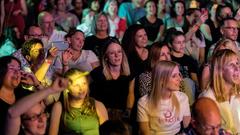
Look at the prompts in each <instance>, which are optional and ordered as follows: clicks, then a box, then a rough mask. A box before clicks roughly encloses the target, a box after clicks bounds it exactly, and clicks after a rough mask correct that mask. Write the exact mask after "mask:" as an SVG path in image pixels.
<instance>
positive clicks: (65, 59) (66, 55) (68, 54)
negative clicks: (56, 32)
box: [61, 48, 73, 73]
mask: <svg viewBox="0 0 240 135" xmlns="http://www.w3.org/2000/svg"><path fill="white" fill-rule="evenodd" d="M72 57H73V53H72V51H71V49H70V48H68V49H67V50H65V51H64V52H63V53H62V60H61V61H62V67H63V68H62V73H65V72H66V71H67V70H68V69H69V61H70V60H71V59H72Z"/></svg>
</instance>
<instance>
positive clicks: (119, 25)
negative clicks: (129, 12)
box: [103, 0, 127, 41]
mask: <svg viewBox="0 0 240 135" xmlns="http://www.w3.org/2000/svg"><path fill="white" fill-rule="evenodd" d="M103 11H104V12H105V13H106V14H107V16H108V22H109V26H110V33H109V35H110V36H112V37H117V38H118V39H119V40H120V41H121V40H122V38H123V34H124V32H125V30H126V29H127V24H126V20H125V19H122V18H119V16H118V3H117V0H108V1H107V2H106V4H105V6H104V9H103Z"/></svg>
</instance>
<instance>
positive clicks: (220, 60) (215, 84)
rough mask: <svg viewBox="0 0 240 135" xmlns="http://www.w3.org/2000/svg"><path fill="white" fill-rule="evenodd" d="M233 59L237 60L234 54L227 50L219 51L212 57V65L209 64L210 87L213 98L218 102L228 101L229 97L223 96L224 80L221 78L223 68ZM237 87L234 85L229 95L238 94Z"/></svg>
mask: <svg viewBox="0 0 240 135" xmlns="http://www.w3.org/2000/svg"><path fill="white" fill-rule="evenodd" d="M233 57H237V58H239V57H238V55H237V54H236V53H235V52H233V51H232V50H229V49H224V50H219V51H218V52H216V53H215V54H214V56H213V59H212V64H211V82H210V87H211V88H212V89H213V91H214V94H215V97H216V99H217V101H218V102H224V101H227V100H228V96H229V95H225V94H224V93H225V92H224V90H225V88H224V85H225V80H224V78H223V66H224V65H225V64H226V63H227V62H228V61H229V60H231V59H232V58H233ZM237 85H238V84H234V86H233V89H232V90H231V93H230V94H237V93H239V90H238V89H237V87H238V86H237Z"/></svg>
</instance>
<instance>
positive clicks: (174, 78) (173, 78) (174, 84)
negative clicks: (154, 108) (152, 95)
mask: <svg viewBox="0 0 240 135" xmlns="http://www.w3.org/2000/svg"><path fill="white" fill-rule="evenodd" d="M181 80H182V77H181V73H180V71H179V67H178V66H176V67H175V68H174V69H173V71H172V73H171V75H170V77H169V78H168V83H167V85H166V88H167V89H168V90H171V91H176V90H179V89H180V85H181Z"/></svg>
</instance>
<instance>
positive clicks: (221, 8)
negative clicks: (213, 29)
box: [216, 5, 233, 23]
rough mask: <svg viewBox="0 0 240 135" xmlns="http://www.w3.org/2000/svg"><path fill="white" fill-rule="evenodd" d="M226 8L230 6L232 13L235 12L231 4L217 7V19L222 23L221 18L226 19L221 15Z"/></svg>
mask: <svg viewBox="0 0 240 135" xmlns="http://www.w3.org/2000/svg"><path fill="white" fill-rule="evenodd" d="M224 8H230V9H231V11H232V13H233V9H232V7H231V6H229V5H218V6H217V9H216V20H217V21H218V22H219V23H221V21H222V20H220V18H221V19H224V18H222V17H221V12H222V10H223V9H224Z"/></svg>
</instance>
